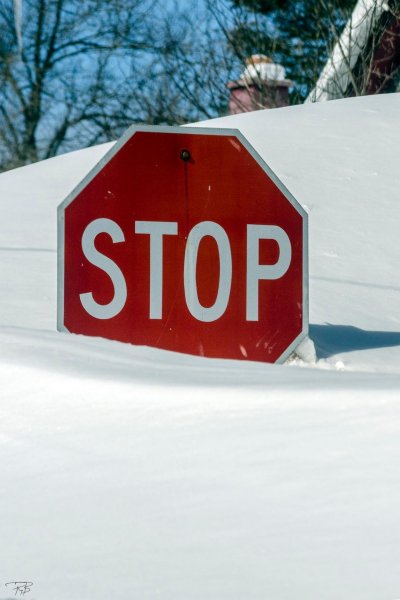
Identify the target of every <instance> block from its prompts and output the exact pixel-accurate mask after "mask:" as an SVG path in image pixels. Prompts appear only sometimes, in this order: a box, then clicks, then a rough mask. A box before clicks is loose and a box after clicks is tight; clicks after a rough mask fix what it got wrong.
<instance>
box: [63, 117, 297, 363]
mask: <svg viewBox="0 0 400 600" xmlns="http://www.w3.org/2000/svg"><path fill="white" fill-rule="evenodd" d="M58 221H59V243H58V246H59V257H58V263H59V282H58V291H59V300H58V328H59V329H60V330H62V331H69V332H72V333H80V334H85V335H91V336H100V337H104V338H109V339H112V340H119V341H122V342H130V343H133V344H142V345H147V346H154V347H157V348H164V349H167V350H173V351H178V352H185V353H189V354H197V355H201V356H208V357H219V358H235V359H246V360H257V361H265V362H277V361H283V360H285V358H286V357H287V356H288V355H289V354H290V353H291V352H292V351H293V350H294V348H295V347H296V345H297V344H298V343H299V342H300V341H301V340H302V338H303V337H304V336H305V335H306V333H307V327H308V323H307V321H308V307H307V215H306V213H305V211H304V210H303V209H302V207H301V206H300V205H299V204H298V203H297V202H296V200H295V199H294V198H293V197H292V196H291V194H290V193H289V192H288V190H287V189H286V188H285V187H284V186H283V184H282V183H281V182H280V181H279V179H278V178H277V177H276V175H274V173H273V172H272V171H271V169H270V168H269V167H268V166H267V165H266V164H265V162H264V161H263V160H262V159H261V157H260V156H259V155H258V154H257V153H256V151H255V150H254V148H253V147H252V146H251V145H250V144H249V143H248V142H247V140H246V139H245V138H244V137H243V136H242V135H241V133H240V132H238V131H237V130H230V129H209V128H207V129H206V128H204V129H202V128H172V127H171V128H170V127H151V128H150V127H132V128H131V129H129V130H128V131H127V133H126V134H125V135H124V136H123V137H122V139H121V140H120V141H119V142H118V143H117V144H116V145H115V146H114V147H113V148H112V150H111V151H110V152H109V153H108V154H107V155H106V156H105V157H104V158H103V160H101V162H100V163H99V164H98V165H97V166H96V167H95V168H94V169H93V170H92V171H91V172H90V173H89V174H88V175H87V177H86V178H85V179H84V180H83V181H82V182H81V183H80V185H79V186H78V187H77V188H76V189H75V190H74V191H73V192H72V194H70V195H69V197H68V198H67V199H66V200H65V201H64V202H63V203H62V204H61V205H60V207H59V214H58Z"/></svg>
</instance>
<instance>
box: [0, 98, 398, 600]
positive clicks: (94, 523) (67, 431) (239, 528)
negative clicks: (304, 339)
mask: <svg viewBox="0 0 400 600" xmlns="http://www.w3.org/2000/svg"><path fill="white" fill-rule="evenodd" d="M399 109H400V96H399V95H388V96H385V97H371V98H361V99H352V100H344V101H337V102H331V103H324V104H309V105H304V106H299V107H292V108H285V109H279V110H273V111H263V112H257V113H250V114H246V115H237V116H235V117H227V118H225V119H217V120H214V121H211V122H207V123H201V126H204V125H207V126H210V127H221V126H226V127H230V128H238V129H240V130H241V132H242V133H243V134H244V135H245V136H246V137H247V138H248V139H249V141H250V143H251V144H252V145H253V146H254V147H255V149H256V150H257V151H258V152H259V154H261V156H262V157H263V158H264V160H265V161H266V162H267V163H268V164H269V165H270V167H271V168H272V169H273V170H274V171H275V173H276V174H277V175H278V176H279V177H280V178H281V179H282V181H283V183H284V184H285V185H286V187H287V188H288V189H289V190H290V191H291V193H292V194H293V195H294V196H295V197H296V198H297V200H298V201H299V202H301V204H302V205H303V206H304V207H305V208H306V210H307V211H308V213H309V227H310V324H311V326H310V335H311V337H312V338H313V340H314V342H315V345H316V349H317V359H318V360H317V362H316V363H315V364H314V365H304V364H301V363H298V364H292V365H286V366H274V365H262V364H255V363H246V362H235V361H223V360H208V359H202V358H196V357H191V356H183V355H179V354H174V353H168V352H162V351H157V350H155V349H150V348H143V347H134V346H128V345H122V344H118V343H116V342H109V341H106V340H99V339H95V338H83V337H81V336H71V335H68V334H60V333H57V332H56V263H57V256H56V246H57V242H56V208H57V206H58V204H59V203H60V202H61V201H62V200H63V199H64V197H66V196H67V194H68V193H69V192H70V191H71V190H72V188H73V187H74V186H75V185H76V184H77V183H78V182H79V180H80V179H81V178H82V177H83V176H84V175H85V174H86V173H87V171H88V170H89V169H90V168H91V167H93V166H94V165H95V163H96V162H97V161H98V160H99V159H100V158H101V157H102V156H103V155H104V153H105V152H106V151H107V149H108V148H109V147H110V145H104V146H99V147H97V148H92V149H88V150H83V151H80V152H76V153H72V154H69V155H66V156H61V157H58V158H55V159H51V160H49V161H45V162H42V163H39V164H36V165H31V166H28V167H24V168H22V169H17V170H15V171H11V172H7V173H4V174H2V175H1V176H0V281H1V284H0V375H1V388H0V389H1V392H0V397H1V402H0V411H1V426H0V469H1V482H2V486H1V494H0V539H1V546H0V547H1V550H0V559H1V560H0V564H1V579H0V590H1V591H0V598H5V597H7V595H10V591H9V590H10V588H6V587H4V584H5V583H6V582H9V581H17V580H29V581H32V582H33V583H34V585H33V587H32V591H31V592H30V597H32V598H36V599H37V600H47V599H49V600H50V599H52V598H57V599H59V600H64V599H65V600H67V599H75V598H76V599H79V600H86V599H88V600H89V599H92V598H98V599H102V598H104V600H105V599H106V598H110V597H111V598H134V597H135V598H140V599H141V600H144V599H149V600H150V599H152V600H153V599H154V598H156V597H159V598H163V599H164V600H166V599H171V600H172V599H173V600H179V599H182V600H183V599H185V600H187V599H188V598H190V600H196V599H199V600H200V599H201V600H204V599H207V600H212V599H215V600H221V599H224V598H226V599H227V600H228V599H229V600H232V599H233V598H237V599H238V600H239V599H242V598H251V599H254V600H255V599H257V600H258V599H259V600H261V599H264V598H266V597H270V598H274V599H277V600H286V599H289V598H293V597H296V598H307V599H308V598H315V599H318V600H319V599H320V598H324V600H325V599H326V600H329V599H332V600H333V599H335V600H336V599H337V598H338V597H340V598H349V599H350V598H351V599H352V600H356V599H360V600H361V598H362V599H363V600H366V599H367V600H369V599H371V600H372V599H375V598H387V599H392V600H394V599H395V598H398V597H400V577H399V575H398V573H399V570H398V565H397V552H396V550H397V548H398V546H399V543H400V535H399V531H400V529H399V526H398V506H399V501H400V485H399V478H398V468H397V461H398V459H399V453H400V443H399V439H400V437H399V433H400V420H399V400H400V309H399V306H400V303H399V300H400V284H399V275H398V273H399V264H400V249H399V243H398V237H399V223H400V202H399V190H400V185H399V171H398V148H399V146H400V128H399V127H398V114H399Z"/></svg>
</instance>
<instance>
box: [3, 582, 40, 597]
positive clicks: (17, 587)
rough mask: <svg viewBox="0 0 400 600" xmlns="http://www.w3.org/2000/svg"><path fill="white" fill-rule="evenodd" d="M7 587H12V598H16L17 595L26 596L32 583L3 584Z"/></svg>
mask: <svg viewBox="0 0 400 600" xmlns="http://www.w3.org/2000/svg"><path fill="white" fill-rule="evenodd" d="M8 585H13V586H14V587H13V591H14V592H15V594H14V596H17V595H18V594H19V595H20V596H25V594H27V593H28V592H30V591H31V587H32V586H33V582H32V581H9V582H8V583H6V584H5V586H6V587H7V586H8Z"/></svg>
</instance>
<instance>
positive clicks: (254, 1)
mask: <svg viewBox="0 0 400 600" xmlns="http://www.w3.org/2000/svg"><path fill="white" fill-rule="evenodd" d="M219 1H220V2H221V1H222V2H226V0H219ZM354 4H355V0H232V10H233V14H234V15H235V18H234V27H233V28H231V29H230V30H229V42H230V44H231V45H232V48H233V50H234V52H235V53H236V54H237V55H239V56H249V55H251V54H254V53H262V54H266V55H272V56H273V57H274V59H275V60H276V61H277V62H280V63H281V64H283V65H284V67H285V68H286V70H287V76H288V78H289V79H291V80H292V81H293V82H294V84H295V85H294V88H293V90H292V93H291V102H292V103H294V104H297V103H299V102H303V101H304V99H305V98H306V97H307V95H308V93H309V92H310V90H311V89H312V88H313V86H314V85H315V82H316V80H317V79H318V76H319V74H320V72H321V70H322V68H323V67H324V65H325V62H326V60H327V58H328V56H329V53H330V51H331V49H332V47H333V45H334V43H335V41H336V39H337V36H338V34H340V32H341V31H342V30H343V28H344V26H345V24H346V22H347V20H348V18H349V16H350V15H351V11H352V9H353V7H354ZM217 10H219V9H218V7H217ZM219 12H220V10H219Z"/></svg>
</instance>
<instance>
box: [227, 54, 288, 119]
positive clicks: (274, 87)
mask: <svg viewBox="0 0 400 600" xmlns="http://www.w3.org/2000/svg"><path fill="white" fill-rule="evenodd" d="M292 85H293V83H292V82H291V81H289V80H288V79H286V75H285V69H284V68H283V67H282V66H281V65H278V64H275V63H273V62H272V60H271V59H270V58H269V57H268V56H265V55H264V54H253V56H250V57H249V58H247V59H246V68H245V70H244V71H243V73H242V74H241V75H240V77H239V79H238V80H237V81H230V82H229V83H228V84H227V87H228V88H229V90H230V96H229V114H231V115H235V114H238V113H243V112H250V111H252V110H260V109H263V108H279V107H281V106H288V105H289V88H290V87H292Z"/></svg>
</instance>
